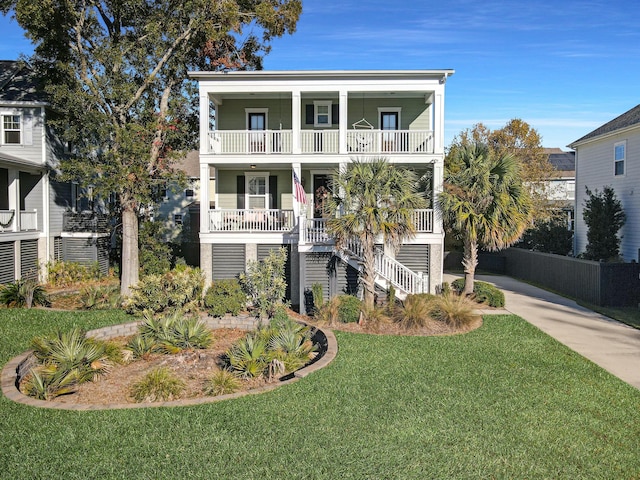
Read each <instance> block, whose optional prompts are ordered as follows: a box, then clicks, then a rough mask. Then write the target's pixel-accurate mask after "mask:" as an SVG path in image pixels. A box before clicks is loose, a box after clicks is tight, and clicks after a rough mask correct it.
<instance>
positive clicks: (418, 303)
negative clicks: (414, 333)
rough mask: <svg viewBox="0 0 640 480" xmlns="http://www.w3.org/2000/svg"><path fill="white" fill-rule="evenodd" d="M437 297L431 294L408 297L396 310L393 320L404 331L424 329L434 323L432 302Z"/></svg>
mask: <svg viewBox="0 0 640 480" xmlns="http://www.w3.org/2000/svg"><path fill="white" fill-rule="evenodd" d="M434 298H435V297H434V296H433V295H429V294H419V295H407V298H405V299H404V301H403V302H402V304H401V306H400V307H398V308H396V310H395V312H394V316H393V319H394V321H395V322H397V323H398V324H400V325H401V326H402V327H403V328H404V329H406V330H411V329H416V328H423V327H425V326H427V325H429V323H430V322H432V321H433V319H432V318H431V309H432V306H431V304H432V302H433V299H434Z"/></svg>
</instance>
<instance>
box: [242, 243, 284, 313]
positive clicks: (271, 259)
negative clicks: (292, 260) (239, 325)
mask: <svg viewBox="0 0 640 480" xmlns="http://www.w3.org/2000/svg"><path fill="white" fill-rule="evenodd" d="M286 262H287V250H286V248H280V249H279V250H271V251H270V252H269V255H267V257H266V258H263V259H262V260H260V261H251V262H249V264H248V265H247V271H246V273H241V274H240V277H239V280H240V285H241V286H242V288H243V290H244V291H245V292H246V294H247V295H248V296H249V298H250V300H251V303H252V304H253V306H254V308H255V313H256V316H257V317H258V318H272V317H273V316H274V315H275V313H276V312H277V311H278V308H279V307H281V306H282V305H284V302H283V300H284V296H285V295H286V291H287V281H286V276H285V265H286Z"/></svg>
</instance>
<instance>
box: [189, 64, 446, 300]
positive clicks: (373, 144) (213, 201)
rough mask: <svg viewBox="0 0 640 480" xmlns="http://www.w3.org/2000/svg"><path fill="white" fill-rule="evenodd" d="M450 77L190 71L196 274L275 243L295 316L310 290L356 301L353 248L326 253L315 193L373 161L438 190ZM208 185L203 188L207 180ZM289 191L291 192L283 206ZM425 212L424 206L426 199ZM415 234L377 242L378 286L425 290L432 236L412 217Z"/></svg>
mask: <svg viewBox="0 0 640 480" xmlns="http://www.w3.org/2000/svg"><path fill="white" fill-rule="evenodd" d="M452 74H453V70H416V71H306V72H305V71H290V72H288V71H248V72H191V74H190V75H191V77H192V78H194V79H196V80H198V82H199V88H200V90H199V91H200V193H201V203H200V259H201V261H200V267H201V268H202V270H203V271H204V273H205V277H206V281H207V283H210V282H212V281H213V280H216V279H222V278H232V277H234V276H236V275H237V274H238V273H240V272H243V271H244V270H245V268H246V265H247V262H248V261H250V260H260V259H262V258H264V257H265V256H266V255H268V252H269V251H270V250H271V249H274V248H279V247H284V248H286V249H287V251H288V253H289V257H288V262H287V266H286V269H287V271H286V275H287V283H288V285H289V291H288V296H289V298H290V300H291V302H292V304H293V305H294V306H298V305H299V306H300V308H301V310H303V311H304V305H305V292H307V295H308V292H309V291H310V289H311V287H312V285H313V284H315V283H319V284H321V285H322V286H323V292H324V296H325V297H329V296H333V295H336V294H340V293H343V292H348V293H355V294H357V293H358V289H359V286H358V263H357V259H356V258H354V252H335V251H334V242H333V239H332V238H330V237H329V236H328V235H327V233H326V229H325V225H326V218H323V216H322V213H323V212H322V202H323V196H324V193H325V192H326V189H327V187H328V186H329V183H330V178H331V176H332V175H333V173H334V172H335V171H336V169H338V168H340V167H341V166H344V165H346V164H347V163H349V162H350V161H351V160H352V159H353V158H355V157H375V156H383V157H386V158H388V159H389V161H391V162H393V163H395V164H398V165H402V166H405V167H409V168H411V169H414V170H415V171H416V173H418V174H419V175H427V176H431V177H432V178H433V188H432V192H433V193H432V194H433V195H434V196H435V195H437V194H438V192H440V191H441V190H442V177H443V164H444V91H445V83H446V80H447V77H448V76H450V75H452ZM212 179H213V181H212ZM296 186H301V189H303V190H304V192H305V196H306V203H305V202H304V200H303V198H302V192H300V191H299V190H298V195H297V197H296V198H294V192H296V191H297V190H296ZM431 200H432V201H431V205H435V202H434V201H433V198H432V199H431ZM415 222H416V227H417V230H418V234H417V235H416V237H415V238H414V239H413V240H411V241H409V242H406V243H405V244H404V245H402V246H401V247H400V249H399V250H398V251H397V252H393V251H391V250H390V249H388V248H385V247H384V246H382V245H381V246H380V247H381V248H380V251H379V253H378V267H379V268H378V271H377V273H378V277H379V284H380V286H381V287H386V286H388V285H389V284H393V285H394V286H395V288H396V290H397V291H398V292H399V293H400V294H402V293H407V292H415V291H429V292H435V291H436V288H437V287H438V286H439V285H440V284H441V283H442V260H443V237H444V234H443V229H442V222H441V217H440V215H439V214H438V212H437V211H435V210H433V209H426V210H420V211H416V212H415Z"/></svg>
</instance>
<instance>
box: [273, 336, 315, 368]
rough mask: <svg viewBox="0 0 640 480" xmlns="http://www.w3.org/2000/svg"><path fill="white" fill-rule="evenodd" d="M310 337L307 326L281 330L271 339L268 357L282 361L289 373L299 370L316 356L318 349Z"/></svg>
mask: <svg viewBox="0 0 640 480" xmlns="http://www.w3.org/2000/svg"><path fill="white" fill-rule="evenodd" d="M310 337H311V333H310V329H309V328H308V327H305V326H301V325H296V327H291V328H281V329H280V330H278V331H276V332H273V334H272V335H271V337H270V339H269V344H268V347H269V355H268V356H269V358H271V359H272V360H273V359H277V360H279V361H281V362H282V363H283V365H284V369H285V371H287V372H292V371H294V370H297V369H298V368H300V367H302V366H304V365H305V364H306V363H307V362H309V360H311V359H312V358H313V357H314V356H315V353H316V350H317V347H316V346H315V345H314V344H313V342H312V341H311V338H310Z"/></svg>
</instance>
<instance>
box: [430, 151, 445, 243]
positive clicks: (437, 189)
mask: <svg viewBox="0 0 640 480" xmlns="http://www.w3.org/2000/svg"><path fill="white" fill-rule="evenodd" d="M443 181H444V160H442V159H440V160H438V161H437V162H436V163H434V164H433V206H432V208H433V233H442V232H443V229H442V212H441V211H440V208H439V207H438V198H439V197H440V194H441V193H442V183H443Z"/></svg>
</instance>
